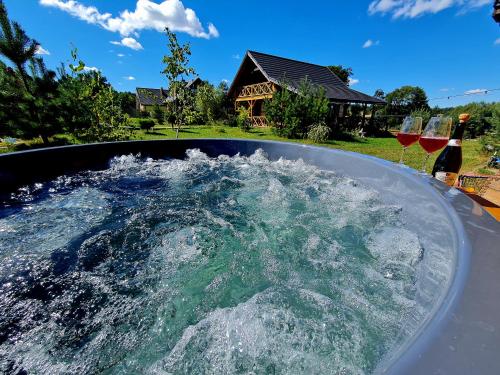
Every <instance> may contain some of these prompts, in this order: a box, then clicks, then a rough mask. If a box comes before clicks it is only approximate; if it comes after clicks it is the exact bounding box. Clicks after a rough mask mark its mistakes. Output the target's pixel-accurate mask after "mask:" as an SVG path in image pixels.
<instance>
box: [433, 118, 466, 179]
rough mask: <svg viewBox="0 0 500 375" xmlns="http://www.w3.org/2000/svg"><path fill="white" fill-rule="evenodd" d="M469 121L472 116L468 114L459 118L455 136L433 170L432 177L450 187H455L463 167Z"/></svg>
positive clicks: (451, 138) (454, 132) (440, 155)
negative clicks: (463, 140)
mask: <svg viewBox="0 0 500 375" xmlns="http://www.w3.org/2000/svg"><path fill="white" fill-rule="evenodd" d="M469 119H470V116H469V115H468V114H466V113H463V114H461V115H460V116H459V122H458V124H457V126H456V127H455V130H454V131H453V135H452V136H451V137H450V140H449V141H448V144H447V145H446V147H445V148H444V150H443V151H442V152H441V154H439V156H438V158H437V159H436V162H435V163H434V168H432V175H433V176H434V177H435V178H436V179H437V180H439V181H442V182H444V183H445V184H447V185H449V186H453V185H455V181H456V180H457V177H458V172H459V171H460V167H461V166H462V138H463V136H464V131H465V127H466V126H467V121H469Z"/></svg>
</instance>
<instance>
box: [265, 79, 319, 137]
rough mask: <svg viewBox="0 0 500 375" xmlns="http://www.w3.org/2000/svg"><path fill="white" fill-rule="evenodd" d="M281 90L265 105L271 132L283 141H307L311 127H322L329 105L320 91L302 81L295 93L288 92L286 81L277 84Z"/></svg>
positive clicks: (316, 87) (308, 82) (306, 81)
mask: <svg viewBox="0 0 500 375" xmlns="http://www.w3.org/2000/svg"><path fill="white" fill-rule="evenodd" d="M280 86H281V87H283V89H282V90H281V91H278V92H277V93H275V94H274V95H273V98H272V99H270V100H268V101H266V103H265V112H266V117H267V118H268V119H269V120H270V122H271V125H272V126H273V131H274V132H275V133H276V134H278V135H280V136H283V137H287V138H307V135H308V131H309V128H310V127H311V126H312V125H313V124H318V123H324V122H325V121H326V120H327V117H328V114H329V101H328V99H327V98H326V96H325V91H324V89H323V88H321V87H318V86H315V85H313V84H312V83H311V82H310V81H308V80H307V79H304V80H303V81H302V82H301V83H300V86H299V87H298V89H297V93H295V92H291V91H290V90H288V89H287V88H286V87H291V85H289V84H288V83H287V82H286V81H284V82H283V83H281V84H280Z"/></svg>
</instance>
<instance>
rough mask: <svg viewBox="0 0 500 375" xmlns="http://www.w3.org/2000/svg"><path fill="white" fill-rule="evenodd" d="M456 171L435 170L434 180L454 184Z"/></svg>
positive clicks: (449, 184) (456, 175)
mask: <svg viewBox="0 0 500 375" xmlns="http://www.w3.org/2000/svg"><path fill="white" fill-rule="evenodd" d="M457 177H458V173H453V172H436V180H439V181H441V182H444V183H445V184H446V185H448V186H453V185H455V181H456V180H457Z"/></svg>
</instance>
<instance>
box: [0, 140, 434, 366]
mask: <svg viewBox="0 0 500 375" xmlns="http://www.w3.org/2000/svg"><path fill="white" fill-rule="evenodd" d="M0 249H1V250H0V291H1V296H2V297H1V300H0V372H3V373H23V372H27V373H44V372H45V373H51V374H57V373H99V372H105V373H109V374H125V373H146V374H166V373H168V374H170V373H172V374H185V373H189V374H191V373H204V374H222V373H255V374H261V373H277V374H278V373H279V374H285V373H286V374H294V373H297V374H301V373H303V374H315V373H317V374H327V373H332V374H338V373H343V374H360V373H369V372H371V371H373V370H374V369H375V368H376V366H377V364H378V363H379V362H380V361H381V359H382V358H383V357H384V356H385V355H387V353H388V352H389V351H390V350H391V349H392V348H393V347H394V346H395V345H397V344H398V343H400V342H401V341H402V340H404V339H405V338H407V337H408V336H410V335H411V334H412V333H413V332H414V330H415V327H416V325H415V324H411V325H409V324H408V319H409V317H411V320H412V321H415V320H416V321H417V323H418V322H419V320H422V319H424V317H425V315H426V314H427V313H428V308H427V307H424V306H422V305H421V304H419V302H418V298H416V294H417V289H418V288H417V284H418V277H419V274H420V267H421V263H422V259H423V257H424V251H423V249H422V246H421V245H420V241H419V238H418V236H417V235H416V234H415V233H413V232H412V231H410V230H408V228H407V227H406V225H405V214H404V210H402V209H401V207H399V206H397V205H394V204H388V203H384V202H383V201H382V200H381V198H380V196H379V194H378V193H377V192H376V191H375V190H373V189H372V188H370V187H368V186H365V185H363V184H362V183H360V182H359V181H355V180H353V179H349V178H346V177H339V176H337V175H335V174H334V173H332V172H326V171H322V170H320V169H318V168H316V167H313V166H311V165H307V164H306V163H304V162H302V161H301V160H298V161H289V160H284V159H280V160H277V161H270V160H269V159H268V158H267V157H266V155H265V154H264V153H263V152H262V151H257V152H256V153H255V154H254V155H252V156H249V157H242V156H239V155H237V156H234V157H228V156H220V157H218V158H209V157H208V156H207V155H205V154H203V153H202V152H200V151H199V150H189V151H188V152H187V157H186V159H185V160H151V159H143V158H141V157H139V156H131V155H129V156H121V157H117V158H114V159H113V160H112V161H111V164H110V168H109V169H107V170H103V171H97V172H96V171H92V172H83V173H80V174H77V175H74V176H71V177H69V176H63V177H60V178H58V179H56V180H54V181H52V182H49V183H45V184H37V185H33V186H30V187H26V188H24V189H21V190H19V191H18V192H17V193H16V194H14V195H13V196H12V199H11V200H10V201H9V202H5V204H4V206H3V208H2V209H1V210H0Z"/></svg>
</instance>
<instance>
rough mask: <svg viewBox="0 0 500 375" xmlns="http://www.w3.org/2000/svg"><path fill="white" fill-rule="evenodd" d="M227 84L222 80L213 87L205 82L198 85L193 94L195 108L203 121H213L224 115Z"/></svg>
mask: <svg viewBox="0 0 500 375" xmlns="http://www.w3.org/2000/svg"><path fill="white" fill-rule="evenodd" d="M226 92H227V85H226V84H225V83H224V82H222V83H221V84H220V85H219V86H218V87H214V86H213V85H211V84H210V83H208V82H206V83H203V84H202V85H200V86H199V87H198V88H197V90H196V94H195V99H194V100H195V109H196V111H198V113H199V114H200V117H201V120H202V121H203V122H213V121H215V120H219V119H222V118H224V117H225V115H226V113H225V109H226V105H227V97H226Z"/></svg>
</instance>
